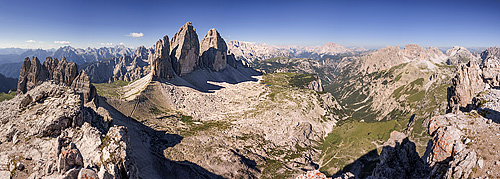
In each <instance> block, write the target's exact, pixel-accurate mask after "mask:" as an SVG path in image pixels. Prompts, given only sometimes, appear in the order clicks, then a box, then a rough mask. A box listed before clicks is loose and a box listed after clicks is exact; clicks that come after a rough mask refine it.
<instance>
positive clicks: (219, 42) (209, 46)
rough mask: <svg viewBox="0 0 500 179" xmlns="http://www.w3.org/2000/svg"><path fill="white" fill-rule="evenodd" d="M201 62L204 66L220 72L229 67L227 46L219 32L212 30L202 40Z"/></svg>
mask: <svg viewBox="0 0 500 179" xmlns="http://www.w3.org/2000/svg"><path fill="white" fill-rule="evenodd" d="M200 55H201V56H200V61H201V64H202V66H204V67H207V68H209V69H211V70H215V71H220V70H222V69H224V68H226V66H227V45H226V42H225V41H224V39H222V37H221V36H220V34H219V32H217V30H215V29H210V30H209V31H208V33H207V35H205V37H204V38H203V40H201V44H200Z"/></svg>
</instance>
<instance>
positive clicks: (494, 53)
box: [481, 47, 500, 60]
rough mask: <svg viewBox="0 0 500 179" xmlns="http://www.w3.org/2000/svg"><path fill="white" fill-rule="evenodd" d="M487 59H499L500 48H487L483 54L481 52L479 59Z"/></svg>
mask: <svg viewBox="0 0 500 179" xmlns="http://www.w3.org/2000/svg"><path fill="white" fill-rule="evenodd" d="M488 57H497V58H500V48H499V47H488V48H486V49H485V50H484V51H483V52H481V59H483V60H486V59H487V58H488Z"/></svg>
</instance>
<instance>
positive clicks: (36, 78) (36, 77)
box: [17, 57, 48, 94]
mask: <svg viewBox="0 0 500 179" xmlns="http://www.w3.org/2000/svg"><path fill="white" fill-rule="evenodd" d="M47 77H48V74H47V69H46V68H45V67H44V66H42V64H41V63H40V60H38V58H37V57H33V62H31V61H30V59H29V58H26V59H24V63H23V65H22V66H21V73H20V75H19V82H18V84H17V93H19V94H22V93H26V91H28V90H30V89H32V88H34V87H35V86H36V85H38V84H41V82H43V81H45V80H46V79H47Z"/></svg>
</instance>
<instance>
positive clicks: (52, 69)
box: [17, 57, 96, 102]
mask: <svg viewBox="0 0 500 179" xmlns="http://www.w3.org/2000/svg"><path fill="white" fill-rule="evenodd" d="M49 80H52V81H53V82H55V83H56V84H60V85H66V86H72V87H74V89H75V90H77V91H78V92H79V93H83V95H84V96H85V100H84V101H85V102H89V101H92V100H93V99H94V98H95V96H96V90H95V87H94V86H92V85H91V84H90V80H89V77H88V76H87V74H86V73H85V72H82V73H80V74H79V73H78V67H77V65H76V63H74V62H67V61H66V58H63V59H62V60H61V61H59V60H57V59H53V58H52V57H47V58H46V60H45V61H44V63H43V65H42V64H41V63H40V60H38V58H37V57H33V58H32V60H31V61H30V59H29V58H26V59H25V60H24V63H23V65H22V66H21V73H20V75H19V81H18V85H17V93H18V94H24V93H26V92H27V91H29V90H31V89H33V88H35V87H36V86H38V85H40V84H42V83H43V82H45V81H49Z"/></svg>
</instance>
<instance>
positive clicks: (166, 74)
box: [151, 35, 174, 80]
mask: <svg viewBox="0 0 500 179" xmlns="http://www.w3.org/2000/svg"><path fill="white" fill-rule="evenodd" d="M151 73H152V75H153V79H161V80H165V79H170V78H173V77H174V70H173V68H172V60H171V59H170V45H169V41H168V36H167V35H165V36H164V37H163V38H162V39H160V40H158V41H157V42H156V46H155V54H154V55H153V58H152V61H151Z"/></svg>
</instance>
